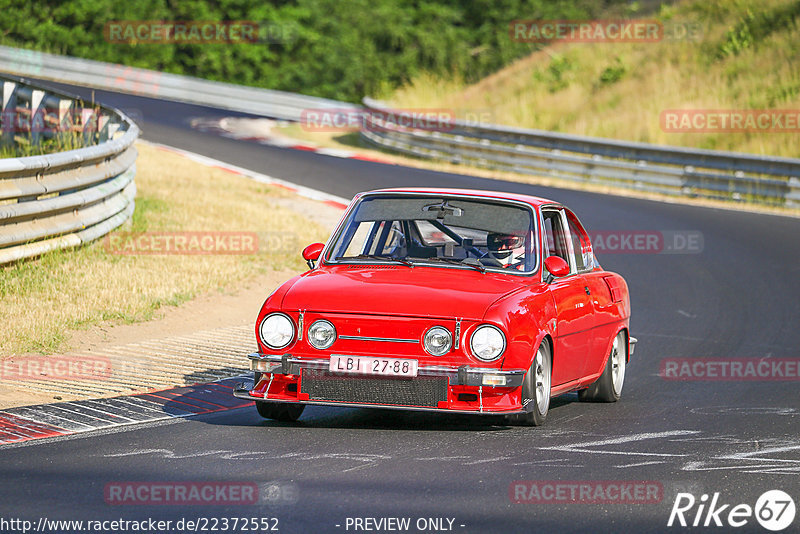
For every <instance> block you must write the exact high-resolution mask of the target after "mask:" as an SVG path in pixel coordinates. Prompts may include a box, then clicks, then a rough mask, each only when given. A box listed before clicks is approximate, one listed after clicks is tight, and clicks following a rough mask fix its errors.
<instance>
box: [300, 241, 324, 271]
mask: <svg viewBox="0 0 800 534" xmlns="http://www.w3.org/2000/svg"><path fill="white" fill-rule="evenodd" d="M323 248H325V244H324V243H312V244H311V245H308V246H307V247H306V248H304V249H303V259H304V260H306V263H307V264H308V267H309V268H310V269H313V268H314V262H315V261H317V260H318V259H319V255H320V254H322V249H323Z"/></svg>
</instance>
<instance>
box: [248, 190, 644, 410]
mask: <svg viewBox="0 0 800 534" xmlns="http://www.w3.org/2000/svg"><path fill="white" fill-rule="evenodd" d="M303 257H304V258H305V259H306V260H307V262H308V263H309V266H310V270H309V271H307V272H306V273H304V274H301V275H299V276H296V277H295V278H292V279H291V280H289V281H287V282H285V283H284V284H283V285H281V286H280V287H279V288H278V289H277V290H275V291H274V292H273V293H272V294H271V295H270V296H269V297H267V299H266V302H264V305H263V306H262V308H261V312H260V313H259V315H258V319H257V321H256V340H257V342H258V352H257V353H254V354H250V355H249V359H250V367H251V370H252V371H253V372H254V381H253V383H242V384H239V385H238V386H237V387H236V388H235V389H234V394H235V395H236V396H237V397H240V398H245V399H250V400H254V401H256V407H257V408H258V412H259V414H261V415H262V416H263V417H266V418H271V419H278V420H283V421H293V420H296V419H297V418H298V417H299V416H300V414H301V413H302V411H303V409H304V408H305V405H306V404H322V405H331V406H357V407H381V408H398V409H406V410H433V411H443V412H457V413H470V414H487V415H504V416H505V417H506V418H507V420H508V422H509V423H516V424H527V425H540V424H542V423H543V422H544V421H545V418H546V416H547V413H548V410H549V407H550V399H551V398H552V397H553V396H555V395H560V394H563V393H568V392H572V391H577V393H578V398H579V399H580V400H585V401H602V402H614V401H616V400H618V399H619V398H620V394H621V392H622V386H623V381H624V378H625V369H626V366H627V363H628V360H629V358H630V356H631V354H632V353H633V348H634V345H635V343H636V340H635V338H633V337H631V335H630V332H629V323H630V300H629V296H628V287H627V284H626V283H625V280H624V279H623V278H622V277H621V276H620V275H618V274H615V273H612V272H608V271H605V270H603V269H602V268H601V267H600V265H599V263H598V262H597V260H596V258H595V257H594V255H593V252H592V245H591V242H590V240H589V237H588V235H587V233H586V231H585V230H584V228H583V226H582V225H581V223H580V221H579V220H578V218H577V217H576V216H575V214H574V213H573V212H572V211H570V210H569V209H567V208H566V207H564V206H562V205H560V204H558V203H556V202H552V201H549V200H545V199H542V198H537V197H532V196H526V195H516V194H509V193H499V192H489V191H472V190H455V189H452V190H451V189H386V190H379V191H370V192H366V193H361V194H358V195H356V197H355V198H354V199H353V201H352V202H351V204H350V206H349V207H348V209H347V211H346V212H345V214H344V215H343V217H342V220H341V221H340V223H339V225H338V227H337V228H336V230H335V231H334V233H333V235H332V237H331V238H330V239H329V241H328V243H327V244H322V243H315V244H313V245H309V246H308V247H306V249H305V250H304V251H303ZM317 262H318V265H317Z"/></svg>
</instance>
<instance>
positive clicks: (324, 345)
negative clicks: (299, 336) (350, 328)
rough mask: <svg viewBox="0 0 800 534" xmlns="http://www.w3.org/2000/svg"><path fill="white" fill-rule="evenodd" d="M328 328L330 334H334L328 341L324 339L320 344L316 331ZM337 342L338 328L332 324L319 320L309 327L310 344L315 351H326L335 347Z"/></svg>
mask: <svg viewBox="0 0 800 534" xmlns="http://www.w3.org/2000/svg"><path fill="white" fill-rule="evenodd" d="M326 327H329V332H332V334H331V335H330V336H329V337H328V338H327V339H323V340H322V341H321V342H319V341H318V339H317V337H316V336H315V331H317V330H318V329H320V328H326ZM335 341H336V327H335V326H333V323H332V322H330V321H327V320H325V319H317V320H316V321H314V322H313V323H311V326H309V327H308V343H309V344H310V345H311V346H312V347H314V348H315V349H318V350H325V349H327V348H328V347H330V346H331V345H333V343H334V342H335Z"/></svg>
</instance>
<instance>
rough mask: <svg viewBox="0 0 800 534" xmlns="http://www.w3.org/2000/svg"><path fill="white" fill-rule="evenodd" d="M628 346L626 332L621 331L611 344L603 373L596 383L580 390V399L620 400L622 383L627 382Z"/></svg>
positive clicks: (593, 400)
mask: <svg viewBox="0 0 800 534" xmlns="http://www.w3.org/2000/svg"><path fill="white" fill-rule="evenodd" d="M627 347H628V344H627V343H626V342H625V332H620V333H619V334H617V337H615V338H614V343H612V345H611V352H610V353H609V355H608V361H606V368H605V369H604V370H603V374H602V375H600V378H598V379H597V381H596V382H595V383H594V384H592V385H591V386H589V387H588V388H586V389H583V390H581V391H579V392H578V400H580V401H583V402H617V401H618V400H619V398H620V396H621V395H622V384H623V382H625V365H626V363H627V360H628V350H627Z"/></svg>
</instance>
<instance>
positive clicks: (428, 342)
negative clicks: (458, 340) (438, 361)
mask: <svg viewBox="0 0 800 534" xmlns="http://www.w3.org/2000/svg"><path fill="white" fill-rule="evenodd" d="M452 344H453V337H452V336H451V335H450V331H449V330H448V329H447V328H444V327H442V326H434V327H433V328H431V329H430V330H428V331H427V332H426V333H425V339H424V341H423V345H424V346H425V350H427V351H428V352H429V353H430V354H432V355H434V356H441V355H442V354H446V353H447V352H448V351H449V350H450V346H451V345H452Z"/></svg>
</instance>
